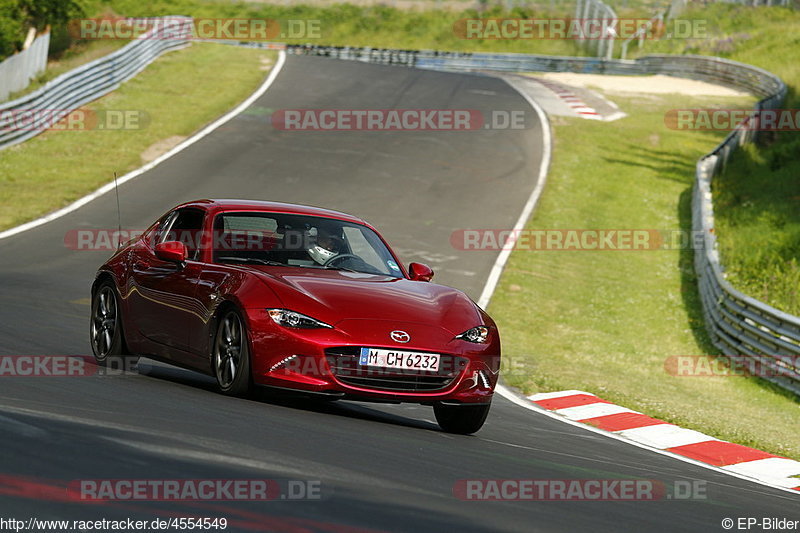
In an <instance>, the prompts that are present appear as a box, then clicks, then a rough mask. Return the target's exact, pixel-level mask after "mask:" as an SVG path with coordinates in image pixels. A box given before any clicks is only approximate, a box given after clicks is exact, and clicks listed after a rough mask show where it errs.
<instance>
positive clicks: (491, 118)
mask: <svg viewBox="0 0 800 533" xmlns="http://www.w3.org/2000/svg"><path fill="white" fill-rule="evenodd" d="M526 118H527V114H526V112H525V111H522V110H492V111H488V112H484V111H480V110H477V109H279V110H277V111H275V112H273V113H272V116H271V117H270V122H271V123H272V127H273V128H275V129H278V130H284V131H476V130H523V129H526V127H527V126H526Z"/></svg>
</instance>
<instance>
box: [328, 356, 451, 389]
mask: <svg viewBox="0 0 800 533" xmlns="http://www.w3.org/2000/svg"><path fill="white" fill-rule="evenodd" d="M360 353H361V348H360V347H359V346H341V347H336V348H328V349H327V350H325V357H326V358H327V360H328V365H329V366H330V368H331V371H332V372H333V375H334V376H336V379H337V380H339V381H340V382H342V383H344V384H345V385H350V386H353V387H361V388H364V389H372V390H376V391H387V392H435V391H438V390H442V389H445V388H447V387H448V386H449V385H451V384H452V383H453V380H455V379H456V378H457V377H458V375H459V374H460V373H461V372H462V371H463V370H464V368H466V366H467V359H465V358H463V357H457V356H454V355H449V354H442V355H441V358H440V360H439V370H438V371H436V372H430V371H424V370H401V369H394V368H374V367H363V366H361V365H359V364H358V359H359V355H360Z"/></svg>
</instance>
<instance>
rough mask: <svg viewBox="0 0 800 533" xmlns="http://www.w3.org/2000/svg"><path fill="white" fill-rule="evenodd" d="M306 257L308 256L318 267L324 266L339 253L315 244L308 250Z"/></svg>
mask: <svg viewBox="0 0 800 533" xmlns="http://www.w3.org/2000/svg"><path fill="white" fill-rule="evenodd" d="M308 255H310V256H311V259H313V260H314V261H316V262H317V263H319V264H320V265H324V264H325V263H327V262H328V261H330V260H331V259H333V258H334V257H336V256H337V255H339V252H332V251H330V250H328V249H327V248H323V247H322V246H320V245H319V244H315V245H314V246H312V247H310V248H309V249H308Z"/></svg>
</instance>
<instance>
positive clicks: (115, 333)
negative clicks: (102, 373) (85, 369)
mask: <svg viewBox="0 0 800 533" xmlns="http://www.w3.org/2000/svg"><path fill="white" fill-rule="evenodd" d="M89 336H90V341H91V343H92V352H93V353H94V358H95V361H97V364H98V365H100V366H109V365H111V364H117V363H119V362H121V361H126V362H128V363H130V364H132V363H135V362H136V360H137V359H138V357H136V356H132V355H131V354H130V353H128V350H127V348H126V346H125V335H124V334H123V331H122V307H121V306H120V304H119V298H118V297H117V291H116V289H115V288H114V284H113V283H112V282H110V281H105V282H103V283H102V284H101V285H100V286H99V287H98V288H97V290H96V291H95V292H94V294H93V295H92V316H91V322H90V325H89Z"/></svg>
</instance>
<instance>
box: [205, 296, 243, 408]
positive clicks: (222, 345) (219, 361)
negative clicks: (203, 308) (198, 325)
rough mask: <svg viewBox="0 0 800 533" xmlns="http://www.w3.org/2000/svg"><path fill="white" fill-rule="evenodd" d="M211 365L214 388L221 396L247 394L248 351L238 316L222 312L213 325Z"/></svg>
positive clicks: (233, 311)
mask: <svg viewBox="0 0 800 533" xmlns="http://www.w3.org/2000/svg"><path fill="white" fill-rule="evenodd" d="M213 347H214V348H213V353H212V365H213V370H214V376H215V377H216V378H217V387H218V388H219V391H220V392H222V393H223V394H228V395H230V396H244V395H246V394H248V393H249V392H250V350H249V347H248V343H247V330H246V329H245V325H244V321H243V320H242V317H241V316H240V315H239V313H238V312H237V311H235V310H233V309H231V310H229V311H225V312H224V313H223V314H222V316H221V317H220V320H219V322H218V325H217V334H216V336H215V338H214V344H213Z"/></svg>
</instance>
